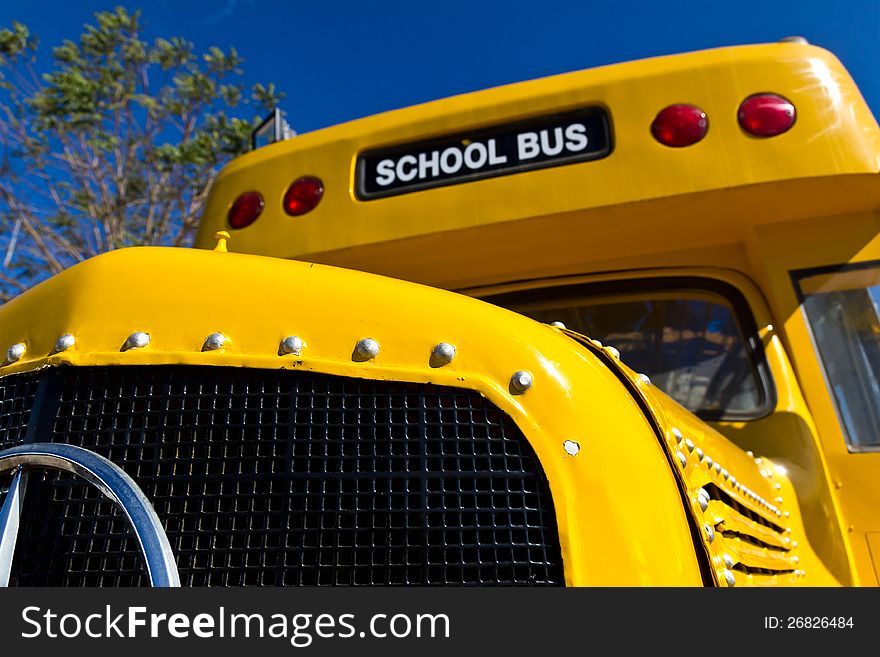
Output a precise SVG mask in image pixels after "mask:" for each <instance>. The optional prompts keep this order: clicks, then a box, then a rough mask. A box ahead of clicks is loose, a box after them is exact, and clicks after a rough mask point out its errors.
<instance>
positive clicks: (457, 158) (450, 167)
mask: <svg viewBox="0 0 880 657" xmlns="http://www.w3.org/2000/svg"><path fill="white" fill-rule="evenodd" d="M450 156H452V159H453V160H454V162H450V161H449V159H450ZM461 160H462V157H461V151H460V150H458V149H457V148H455V147H450V148H447V149H446V150H445V151H443V154H442V155H441V156H440V168H441V169H443V173H457V172H458V170H459V169H461Z"/></svg>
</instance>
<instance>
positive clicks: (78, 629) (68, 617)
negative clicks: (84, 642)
mask: <svg viewBox="0 0 880 657" xmlns="http://www.w3.org/2000/svg"><path fill="white" fill-rule="evenodd" d="M68 620H72V621H73V626H74V627H75V628H76V629H75V630H73V632H70V631H67V630H65V629H64V623H65V621H68ZM58 627H59V629H60V630H61V634H63V635H64V636H65V637H67V638H68V639H72V638H73V637H75V636H79V633H80V632H82V621H81V620H80V619H79V616H77V615H76V614H64V615H63V616H62V617H61V621H60V622H59V625H58Z"/></svg>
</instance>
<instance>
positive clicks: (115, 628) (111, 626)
mask: <svg viewBox="0 0 880 657" xmlns="http://www.w3.org/2000/svg"><path fill="white" fill-rule="evenodd" d="M106 609H107V616H106V618H107V633H106V634H105V635H104V636H106V637H108V638H109V637H110V636H111V635H110V630H113V631H114V632H116V636H118V637H120V638H123V637H125V635H124V634H123V633H122V630H120V629H119V625H118V623H119V621H121V620H122V616H123V614H119V615H118V616H116V618H114V619H113V620H112V621H111V620H110V605H107V607H106ZM141 609H143V610H144V611H146V607H141Z"/></svg>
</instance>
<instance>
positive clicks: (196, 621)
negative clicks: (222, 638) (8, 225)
mask: <svg viewBox="0 0 880 657" xmlns="http://www.w3.org/2000/svg"><path fill="white" fill-rule="evenodd" d="M192 629H193V633H194V634H195V635H196V636H198V637H202V638H203V639H210V638H211V637H212V636H214V617H213V616H211V615H210V614H197V615H196V617H195V618H193V623H192Z"/></svg>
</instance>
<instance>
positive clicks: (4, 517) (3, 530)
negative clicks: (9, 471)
mask: <svg viewBox="0 0 880 657" xmlns="http://www.w3.org/2000/svg"><path fill="white" fill-rule="evenodd" d="M26 490H27V472H26V471H24V470H23V469H22V467H21V466H18V469H17V470H16V471H15V474H14V475H13V476H12V483H11V484H9V490H8V491H6V499H5V500H4V501H3V508H2V509H0V586H9V573H11V572H12V557H13V556H14V555H15V542H16V540H17V539H18V526H19V521H20V520H21V507H22V505H23V504H24V492H25V491H26Z"/></svg>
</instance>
